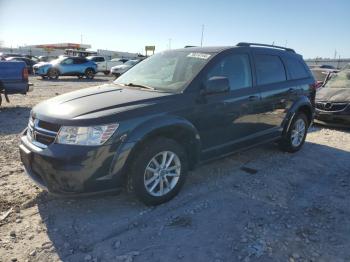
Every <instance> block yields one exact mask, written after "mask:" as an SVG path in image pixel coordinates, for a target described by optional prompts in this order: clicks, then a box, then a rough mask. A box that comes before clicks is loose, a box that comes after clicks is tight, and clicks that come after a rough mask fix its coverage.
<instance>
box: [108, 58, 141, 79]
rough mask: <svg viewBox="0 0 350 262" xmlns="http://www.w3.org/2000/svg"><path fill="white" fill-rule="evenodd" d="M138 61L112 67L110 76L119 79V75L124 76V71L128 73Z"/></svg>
mask: <svg viewBox="0 0 350 262" xmlns="http://www.w3.org/2000/svg"><path fill="white" fill-rule="evenodd" d="M140 61H141V60H139V59H134V60H129V61H127V62H125V63H124V64H122V65H117V66H114V67H112V68H111V74H112V75H114V76H115V77H119V76H120V75H122V74H124V73H125V72H126V71H128V70H129V69H130V68H132V67H133V66H134V65H136V64H137V63H139V62H140Z"/></svg>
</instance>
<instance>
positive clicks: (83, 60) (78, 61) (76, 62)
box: [74, 57, 86, 65]
mask: <svg viewBox="0 0 350 262" xmlns="http://www.w3.org/2000/svg"><path fill="white" fill-rule="evenodd" d="M85 61H86V59H85V58H80V57H79V58H78V57H77V58H74V64H75V65H80V64H84V63H85Z"/></svg>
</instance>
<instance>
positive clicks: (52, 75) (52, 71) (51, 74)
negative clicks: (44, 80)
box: [47, 68, 60, 79]
mask: <svg viewBox="0 0 350 262" xmlns="http://www.w3.org/2000/svg"><path fill="white" fill-rule="evenodd" d="M59 75H60V72H59V71H58V70H57V69H55V68H51V69H50V70H49V72H47V76H48V78H49V79H58V77H59Z"/></svg>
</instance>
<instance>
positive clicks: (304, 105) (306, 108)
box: [283, 97, 314, 134]
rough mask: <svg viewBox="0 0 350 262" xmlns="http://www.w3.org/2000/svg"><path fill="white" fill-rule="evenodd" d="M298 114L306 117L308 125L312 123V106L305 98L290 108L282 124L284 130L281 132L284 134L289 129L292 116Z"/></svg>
mask: <svg viewBox="0 0 350 262" xmlns="http://www.w3.org/2000/svg"><path fill="white" fill-rule="evenodd" d="M299 112H302V113H304V114H305V115H306V117H307V119H308V121H309V124H311V123H312V121H313V118H314V107H313V106H312V104H311V102H310V100H309V99H308V98H307V97H301V98H300V99H299V100H297V101H296V102H295V103H294V104H293V105H292V107H291V108H290V110H289V112H288V114H287V117H286V119H285V123H284V130H283V133H284V134H285V133H286V132H287V130H288V129H289V127H290V124H291V123H292V120H293V118H294V116H295V115H296V114H297V113H299Z"/></svg>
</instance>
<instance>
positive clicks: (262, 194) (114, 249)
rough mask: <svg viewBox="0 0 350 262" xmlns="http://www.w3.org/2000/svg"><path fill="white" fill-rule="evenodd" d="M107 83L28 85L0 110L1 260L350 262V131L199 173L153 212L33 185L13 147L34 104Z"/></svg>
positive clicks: (260, 151)
mask: <svg viewBox="0 0 350 262" xmlns="http://www.w3.org/2000/svg"><path fill="white" fill-rule="evenodd" d="M111 80H112V78H109V77H104V76H99V77H97V79H96V80H94V81H90V82H87V81H86V80H83V81H78V80H77V79H76V78H62V79H61V80H59V81H47V80H46V81H43V80H39V79H36V78H31V82H33V83H34V85H35V86H34V88H35V90H34V92H32V93H30V94H29V95H27V96H20V95H18V96H12V97H10V99H11V103H10V104H7V103H4V104H3V107H1V108H0V262H5V261H129V262H130V261H350V219H349V217H350V204H349V203H350V171H349V170H350V132H349V131H346V130H332V129H326V128H322V127H313V128H312V129H311V130H310V131H311V132H310V133H309V135H308V137H307V142H306V144H305V146H304V147H303V149H302V150H301V151H300V152H298V153H296V154H288V153H282V152H280V151H279V150H278V149H277V147H276V146H275V145H266V146H264V147H261V148H257V149H252V150H250V151H246V152H243V153H241V154H235V155H233V156H231V157H228V158H225V159H222V160H218V161H215V162H212V163H210V164H207V165H205V166H202V167H200V168H198V169H197V170H196V171H195V172H193V173H191V174H190V175H189V177H188V180H187V182H186V184H185V186H184V188H183V190H182V191H181V193H180V194H179V196H178V197H176V198H175V199H174V200H173V201H171V202H169V203H166V204H163V205H161V206H158V207H153V208H149V207H145V206H144V205H142V204H141V203H139V202H137V201H136V200H135V198H134V197H133V196H132V195H130V194H128V193H126V192H121V193H120V194H119V195H109V196H99V197H91V198H78V199H60V198H55V197H53V196H50V195H48V194H47V193H46V192H43V191H42V190H41V189H39V188H37V187H36V186H35V185H34V184H33V183H32V182H31V181H30V180H29V179H28V178H27V177H26V176H25V174H24V172H23V168H22V165H21V163H20V161H19V154H18V149H17V144H18V138H19V133H20V132H21V130H22V129H23V128H24V127H25V126H26V125H27V121H28V116H29V112H30V109H31V107H32V106H33V105H35V104H36V103H38V102H40V101H42V100H44V99H46V98H49V97H53V96H55V95H59V94H62V93H64V92H68V91H72V90H75V89H79V88H84V87H87V86H92V85H97V84H104V83H108V81H111ZM242 167H248V168H250V169H248V170H246V169H244V168H243V169H242ZM245 170H246V171H245ZM254 170H255V171H256V172H251V171H254ZM248 171H249V172H248ZM8 211H10V212H8ZM6 215H8V216H7V217H6ZM4 217H6V218H4Z"/></svg>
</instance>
